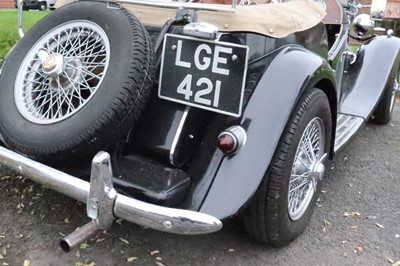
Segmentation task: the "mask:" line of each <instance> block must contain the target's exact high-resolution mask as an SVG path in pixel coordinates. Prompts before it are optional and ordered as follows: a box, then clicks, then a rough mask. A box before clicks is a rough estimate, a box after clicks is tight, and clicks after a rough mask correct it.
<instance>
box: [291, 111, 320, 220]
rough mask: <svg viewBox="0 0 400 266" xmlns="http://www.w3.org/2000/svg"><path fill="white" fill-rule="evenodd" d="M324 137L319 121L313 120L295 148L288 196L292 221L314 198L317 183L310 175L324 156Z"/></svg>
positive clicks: (296, 218)
mask: <svg viewBox="0 0 400 266" xmlns="http://www.w3.org/2000/svg"><path fill="white" fill-rule="evenodd" d="M324 135H325V132H324V125H323V123H322V121H321V119H320V118H314V119H312V120H311V121H310V122H309V123H308V125H307V127H306V129H305V130H304V133H303V136H302V137H301V139H300V142H299V145H298V147H297V151H296V155H295V160H294V163H293V166H292V173H291V176H290V181H289V194H288V196H289V201H288V212H289V217H290V219H292V220H294V221H295V220H298V219H299V218H301V217H302V215H303V214H304V212H305V211H306V210H307V208H308V206H309V205H310V202H311V199H312V198H313V196H314V193H315V187H316V183H317V182H318V181H317V180H316V179H315V178H313V175H312V173H313V171H315V170H314V168H315V166H316V165H317V164H318V162H319V159H320V158H321V157H322V156H323V154H324V148H323V147H324V145H325V139H324ZM313 182H314V183H313Z"/></svg>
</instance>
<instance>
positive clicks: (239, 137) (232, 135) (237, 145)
mask: <svg viewBox="0 0 400 266" xmlns="http://www.w3.org/2000/svg"><path fill="white" fill-rule="evenodd" d="M246 139H247V134H246V131H245V130H244V129H243V128H242V127H241V126H232V127H230V128H228V129H226V130H225V131H223V132H221V134H219V136H218V148H219V149H220V150H221V151H222V152H223V153H225V154H234V153H237V152H238V151H240V149H241V148H242V147H243V145H244V144H245V143H246Z"/></svg>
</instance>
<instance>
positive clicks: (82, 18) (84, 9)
mask: <svg viewBox="0 0 400 266" xmlns="http://www.w3.org/2000/svg"><path fill="white" fill-rule="evenodd" d="M153 74H154V53H153V51H152V45H151V42H150V39H149V36H148V33H147V32H146V30H145V29H144V27H143V26H142V25H141V24H140V22H139V21H138V20H137V19H136V18H135V17H134V16H132V15H131V14H130V13H129V12H128V11H127V10H125V9H123V8H122V9H119V10H116V9H110V8H107V5H106V4H103V3H99V2H78V3H73V4H70V5H67V6H65V7H63V8H61V9H59V10H56V11H55V12H52V13H51V14H49V15H48V16H46V17H45V18H44V19H42V20H41V21H40V22H39V23H38V24H36V25H35V26H34V27H32V29H31V30H30V31H29V32H28V33H27V34H26V35H25V37H24V38H22V39H21V40H20V42H19V43H18V44H17V46H16V47H15V48H14V49H13V51H12V52H11V54H10V56H9V57H8V60H7V61H6V63H5V65H4V68H3V71H2V75H1V76H0V95H1V97H0V106H1V108H0V121H1V124H0V133H1V135H2V136H3V138H4V141H5V143H6V145H8V146H9V147H10V148H11V149H13V150H16V151H18V152H20V153H23V154H25V155H27V156H30V157H33V158H35V159H37V160H42V161H47V162H53V161H54V162H65V161H66V160H68V161H69V160H71V159H72V158H73V160H74V161H75V160H78V159H80V158H90V157H91V156H93V155H94V154H95V153H97V151H99V150H110V149H112V147H113V146H114V145H115V143H116V142H118V141H120V140H121V139H123V138H124V136H126V134H127V133H128V131H129V130H131V128H132V127H133V126H134V124H135V122H136V121H137V120H138V118H139V115H140V112H141V110H142V109H143V107H144V104H145V102H146V100H147V98H148V95H149V87H150V86H151V85H152V79H153Z"/></svg>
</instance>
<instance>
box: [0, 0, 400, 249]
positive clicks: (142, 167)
mask: <svg viewBox="0 0 400 266" xmlns="http://www.w3.org/2000/svg"><path fill="white" fill-rule="evenodd" d="M207 2H209V1H207ZM356 13H357V5H356V3H354V2H353V0H349V1H341V2H338V1H336V0H326V1H321V0H318V1H312V0H298V1H288V2H284V3H274V2H272V3H263V4H260V2H257V1H253V0H249V1H240V3H239V2H236V1H234V2H233V3H231V4H230V5H224V4H213V3H206V4H205V3H188V2H172V1H163V0H161V1H160V0H157V1H140V0H121V1H116V2H114V1H79V2H73V1H68V0H67V1H63V0H59V1H58V7H57V10H55V11H54V12H52V13H51V14H49V15H48V16H47V17H45V18H44V19H43V20H41V21H40V22H38V23H37V24H36V25H35V26H34V27H33V28H32V29H31V30H30V31H29V32H27V33H26V35H25V36H24V37H22V38H21V40H20V41H19V42H18V43H17V44H16V45H15V47H14V48H13V49H12V50H11V51H10V53H9V54H8V56H7V57H6V59H5V60H4V63H3V66H2V68H1V72H0V73H1V74H0V106H1V108H0V134H1V140H2V143H3V144H2V146H3V147H0V164H2V165H5V166H8V167H10V168H12V169H15V170H16V171H17V172H19V173H20V174H22V175H24V176H26V177H28V178H30V179H32V180H34V181H36V182H39V183H41V184H43V185H45V186H47V187H49V188H52V189H54V190H56V191H58V192H60V193H63V194H65V195H68V196H70V197H72V198H74V199H76V200H79V201H82V202H85V203H86V204H87V214H88V216H89V217H90V218H91V221H90V222H89V223H87V224H86V225H84V226H83V227H81V228H80V229H78V230H76V231H75V232H73V233H71V234H70V235H69V236H67V237H65V238H64V239H63V240H61V247H62V249H63V250H65V251H69V250H70V249H71V248H73V247H74V246H75V245H77V244H78V243H80V242H81V241H84V240H86V239H88V238H89V237H90V236H91V235H92V234H94V233H96V231H97V230H100V229H105V228H108V227H109V226H110V225H111V224H112V222H113V220H114V219H116V218H121V219H125V220H127V221H130V222H133V223H137V224H139V225H143V226H146V227H149V228H153V229H156V230H161V231H166V232H172V233H178V234H203V233H210V232H215V231H217V230H219V229H221V227H222V223H221V221H222V220H224V219H227V218H230V217H232V216H235V215H240V216H241V217H242V218H243V221H244V224H245V227H246V228H247V230H248V231H249V233H250V234H251V235H253V236H254V237H255V238H256V239H259V240H261V241H263V242H267V243H270V244H271V245H273V246H282V245H285V244H287V243H289V242H290V241H291V240H293V239H294V238H296V237H297V236H298V235H299V234H300V233H301V232H302V231H303V230H304V229H305V227H306V225H307V223H308V221H309V220H310V217H311V215H312V212H313V209H314V205H315V202H316V200H317V198H318V195H319V192H320V189H321V180H322V178H323V177H324V174H325V166H324V165H325V160H326V159H327V158H332V157H333V156H334V154H335V152H337V151H338V150H339V149H340V148H341V147H343V145H344V144H345V143H347V142H348V141H349V139H350V138H351V137H352V136H353V135H354V134H355V133H356V131H357V130H358V129H359V128H360V127H361V126H362V125H363V124H364V123H365V122H369V121H370V122H373V123H378V124H387V123H388V122H389V121H390V120H391V116H392V111H393V106H394V102H395V94H396V92H397V90H398V77H399V60H400V56H399V49H400V40H399V39H398V38H396V37H393V36H392V34H391V31H388V32H387V34H386V35H384V36H373V35H371V34H370V32H372V31H373V27H374V25H373V22H372V21H371V20H370V19H369V16H368V15H359V16H357V17H355V15H356ZM349 35H351V36H352V37H353V38H355V39H357V40H358V41H360V42H362V44H361V46H360V47H359V48H358V49H357V51H351V50H350V49H349V45H348V38H349ZM110 154H111V155H110ZM89 178H90V182H88V180H89Z"/></svg>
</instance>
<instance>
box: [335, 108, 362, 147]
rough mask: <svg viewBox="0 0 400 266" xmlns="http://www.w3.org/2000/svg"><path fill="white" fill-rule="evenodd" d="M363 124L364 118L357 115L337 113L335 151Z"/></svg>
mask: <svg viewBox="0 0 400 266" xmlns="http://www.w3.org/2000/svg"><path fill="white" fill-rule="evenodd" d="M363 124H364V119H363V118H361V117H357V116H352V115H345V114H339V115H338V118H337V126H336V137H335V148H334V150H335V152H337V151H338V150H340V149H341V148H342V147H343V145H344V144H346V143H347V142H348V141H349V140H350V138H351V137H352V136H353V135H354V134H355V133H356V132H357V131H358V129H359V128H360V127H361V126H362V125H363Z"/></svg>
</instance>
